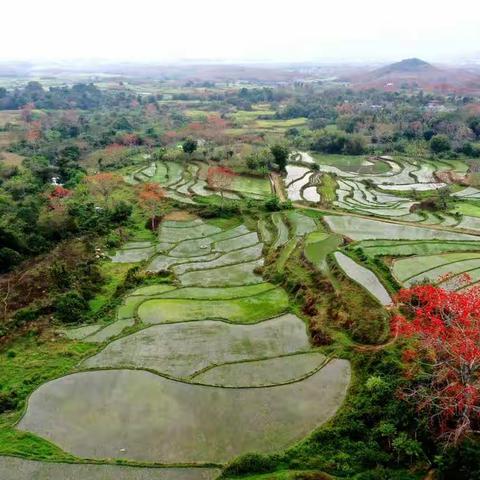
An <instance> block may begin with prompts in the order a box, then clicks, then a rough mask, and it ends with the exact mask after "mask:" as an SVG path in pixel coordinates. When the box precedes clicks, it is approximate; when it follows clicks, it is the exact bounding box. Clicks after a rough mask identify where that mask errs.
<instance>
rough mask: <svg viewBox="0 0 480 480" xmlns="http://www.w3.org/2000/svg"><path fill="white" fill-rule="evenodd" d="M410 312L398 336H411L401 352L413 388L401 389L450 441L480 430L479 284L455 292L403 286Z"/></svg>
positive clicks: (397, 323) (396, 325) (396, 328)
mask: <svg viewBox="0 0 480 480" xmlns="http://www.w3.org/2000/svg"><path fill="white" fill-rule="evenodd" d="M397 305H398V306H401V307H402V310H403V311H406V314H405V315H397V316H396V317H395V318H394V319H393V321H392V330H393V333H394V334H395V335H398V336H403V337H407V338H410V339H412V342H413V348H411V349H409V350H406V351H405V352H404V355H403V361H404V362H405V364H406V366H407V367H408V368H407V369H406V371H407V373H408V376H409V377H410V379H411V383H410V385H411V386H410V387H409V388H408V389H407V390H405V391H403V392H402V396H403V397H404V398H405V399H411V400H414V401H415V402H416V404H417V407H418V409H419V410H420V411H423V412H426V413H428V415H429V418H430V421H431V424H432V427H433V428H434V429H435V431H436V432H437V433H438V434H439V436H440V437H441V438H442V439H444V440H445V441H446V442H447V443H457V442H458V441H459V440H460V439H462V438H463V437H465V435H467V434H469V433H472V432H478V430H479V429H480V287H472V288H470V289H468V290H466V291H464V292H451V291H447V290H444V289H442V288H438V287H434V286H432V285H419V286H414V287H412V288H409V289H405V290H401V291H400V292H399V294H398V297H397Z"/></svg>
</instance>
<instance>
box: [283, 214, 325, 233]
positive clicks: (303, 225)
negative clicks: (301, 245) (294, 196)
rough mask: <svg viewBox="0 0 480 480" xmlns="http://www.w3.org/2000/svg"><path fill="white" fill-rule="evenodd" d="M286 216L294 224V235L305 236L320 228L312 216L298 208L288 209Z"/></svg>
mask: <svg viewBox="0 0 480 480" xmlns="http://www.w3.org/2000/svg"><path fill="white" fill-rule="evenodd" d="M286 216H287V218H288V221H289V222H290V225H291V226H292V235H294V236H297V237H303V235H306V234H307V233H310V232H313V231H315V230H317V229H318V227H317V224H316V223H315V220H314V219H313V218H312V217H307V216H306V215H303V214H302V213H299V212H298V211H296V210H290V211H288V212H287V213H286Z"/></svg>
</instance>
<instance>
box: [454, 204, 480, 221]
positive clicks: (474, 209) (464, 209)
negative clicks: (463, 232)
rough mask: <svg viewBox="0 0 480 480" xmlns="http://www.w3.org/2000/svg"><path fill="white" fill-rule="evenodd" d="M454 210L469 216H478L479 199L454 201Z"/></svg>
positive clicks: (479, 212)
mask: <svg viewBox="0 0 480 480" xmlns="http://www.w3.org/2000/svg"><path fill="white" fill-rule="evenodd" d="M454 211H455V212H458V213H461V214H462V215H467V216H470V217H480V201H479V202H475V201H458V202H455V204H454Z"/></svg>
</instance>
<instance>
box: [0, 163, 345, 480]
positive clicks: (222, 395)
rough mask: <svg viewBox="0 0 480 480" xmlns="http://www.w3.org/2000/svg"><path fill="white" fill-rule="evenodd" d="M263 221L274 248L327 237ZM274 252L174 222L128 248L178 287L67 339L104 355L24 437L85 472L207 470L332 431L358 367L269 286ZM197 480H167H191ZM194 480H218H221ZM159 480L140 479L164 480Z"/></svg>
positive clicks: (281, 217)
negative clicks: (94, 464)
mask: <svg viewBox="0 0 480 480" xmlns="http://www.w3.org/2000/svg"><path fill="white" fill-rule="evenodd" d="M156 172H157V171H155V173H156ZM147 173H152V172H147ZM262 220H263V226H262V234H261V238H262V239H265V240H267V239H268V241H269V242H270V245H271V247H273V246H274V245H275V243H277V244H279V246H280V244H282V245H285V244H286V242H294V243H293V245H296V243H297V242H300V241H302V238H303V237H304V236H305V235H307V234H308V235H313V234H314V233H313V232H317V230H318V229H319V226H318V225H317V223H316V222H315V220H314V219H312V218H311V217H308V216H306V215H303V214H301V213H300V212H296V211H290V212H275V213H274V214H272V215H271V216H265V217H264V218H263V219H262ZM317 233H318V232H317ZM265 248H266V247H265ZM147 249H148V250H147ZM263 249H264V243H263V242H262V241H261V239H260V237H259V236H258V233H257V232H256V231H250V230H249V229H247V228H246V227H245V226H244V225H240V226H237V227H235V228H230V229H221V228H219V227H217V226H214V225H211V224H209V223H206V222H203V221H202V220H200V219H194V220H186V221H183V222H182V221H166V222H163V224H162V225H161V227H160V228H159V234H158V241H157V242H151V243H148V244H143V243H133V244H130V245H126V246H125V247H123V248H122V249H121V252H122V254H121V255H123V257H122V256H121V255H120V254H117V255H115V256H114V257H113V258H114V259H115V260H116V261H121V260H122V259H125V260H127V261H128V262H129V263H130V262H132V261H133V262H134V260H132V256H128V255H127V256H126V257H125V255H126V254H125V253H124V252H127V253H128V252H130V251H131V250H142V251H143V250H147V251H148V260H149V264H148V267H147V268H148V269H150V270H151V271H163V270H168V271H170V272H171V273H172V275H173V277H174V279H175V280H174V282H173V283H169V284H165V283H163V284H162V283H160V284H152V285H145V286H140V287H139V288H137V289H135V290H133V291H132V292H130V293H129V294H128V295H127V296H125V297H124V299H123V302H122V304H121V305H120V306H119V307H118V310H117V318H116V320H115V321H114V322H113V323H111V324H110V325H106V326H105V325H88V326H83V327H80V328H77V329H70V330H68V331H67V332H65V334H67V335H70V336H72V337H75V338H80V339H82V341H84V342H90V343H102V349H101V350H99V351H98V352H97V353H96V354H95V355H93V356H91V357H89V358H87V359H86V360H84V361H83V362H82V363H81V365H80V366H79V370H80V371H79V372H78V373H74V374H72V375H68V376H65V377H62V378H59V379H56V380H53V381H51V382H48V383H46V384H44V385H42V386H41V387H40V388H39V389H37V390H36V391H35V392H34V393H33V395H32V396H31V397H30V399H29V402H28V407H27V409H26V412H25V415H24V417H23V418H22V419H21V421H20V422H19V424H18V428H19V429H20V430H24V431H28V432H33V433H35V434H37V435H39V436H41V437H43V438H45V439H47V440H49V441H51V442H53V443H55V444H56V445H58V446H59V447H60V448H62V449H64V450H65V451H66V452H69V453H72V454H74V455H77V456H79V457H83V458H90V459H104V458H111V459H128V460H134V461H139V462H156V463H162V464H166V465H168V464H190V463H195V464H197V465H202V464H207V463H208V464H212V463H213V464H223V463H225V462H227V461H229V460H231V459H232V458H234V457H235V456H237V455H240V454H243V453H246V452H250V451H258V452H262V453H271V452H275V451H278V450H281V449H284V448H286V447H288V446H291V445H292V444H294V443H295V442H296V441H299V440H300V439H302V438H303V437H304V436H305V435H307V434H308V433H309V432H310V431H312V430H313V429H314V428H315V427H317V426H318V425H321V424H322V423H323V422H325V421H327V420H328V419H329V418H331V417H332V415H334V413H335V412H336V410H337V409H338V408H339V406H340V405H341V404H342V401H343V399H344V397H345V395H346V391H347V388H348V384H349V380H350V365H349V363H348V362H347V361H345V360H340V359H334V358H327V357H325V355H323V354H321V353H320V352H318V351H316V350H314V349H312V348H311V346H310V341H309V337H308V333H307V327H306V325H305V323H304V322H303V320H301V319H300V318H299V317H297V316H295V315H293V314H291V313H288V310H289V300H288V296H287V293H286V292H285V291H284V290H283V289H282V288H280V287H278V286H275V285H273V284H270V283H266V282H264V280H263V279H262V277H261V275H260V273H259V272H260V270H259V267H260V266H261V265H262V264H263V256H262V252H263ZM146 256H147V253H145V254H144V255H142V256H140V255H139V256H137V257H133V258H138V259H139V260H138V261H144V260H145V257H146ZM287 258H288V257H287ZM18 468H23V466H22V465H20V466H19V467H18ZM25 468H26V467H25ZM32 468H37V467H32ZM0 469H1V461H0ZM32 471H35V470H32ZM45 471H48V470H45ZM78 472H82V471H81V470H78ZM130 472H131V471H130ZM188 472H189V473H187V470H184V469H179V471H178V472H177V469H171V472H170V470H168V471H167V470H165V477H161V478H170V476H169V475H171V478H172V479H175V478H179V479H180V480H182V479H183V478H185V479H186V480H188V479H189V478H190V477H189V475H191V476H193V475H194V474H193V473H190V471H189V470H188ZM191 472H195V473H197V474H198V476H197V477H195V478H205V479H209V478H211V475H213V474H214V473H215V472H216V470H210V469H204V470H200V469H192V471H191ZM83 473H84V474H87V473H88V474H90V472H87V471H85V472H83ZM42 474H43V473H42ZM79 474H80V473H78V475H79ZM149 474H150V471H149V470H145V475H146V476H145V477H138V478H147V479H149V478H156V477H149V476H148V475H149ZM39 475H40V473H39ZM75 475H77V472H76V471H75V472H73V470H72V478H75ZM95 475H101V473H97V471H96V470H95V471H93V470H92V473H91V478H96V477H95ZM122 475H123V471H120V470H118V478H122ZM182 475H183V476H182ZM125 478H129V477H125ZM135 478H137V477H135Z"/></svg>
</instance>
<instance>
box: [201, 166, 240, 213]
mask: <svg viewBox="0 0 480 480" xmlns="http://www.w3.org/2000/svg"><path fill="white" fill-rule="evenodd" d="M235 176H236V174H235V172H234V171H233V170H232V169H231V168H228V167H222V166H218V167H210V168H209V169H208V172H207V184H208V186H209V187H210V188H211V189H212V190H218V191H219V192H220V195H221V197H222V205H223V193H224V191H225V190H228V189H229V188H230V187H231V185H232V182H233V179H234V178H235Z"/></svg>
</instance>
